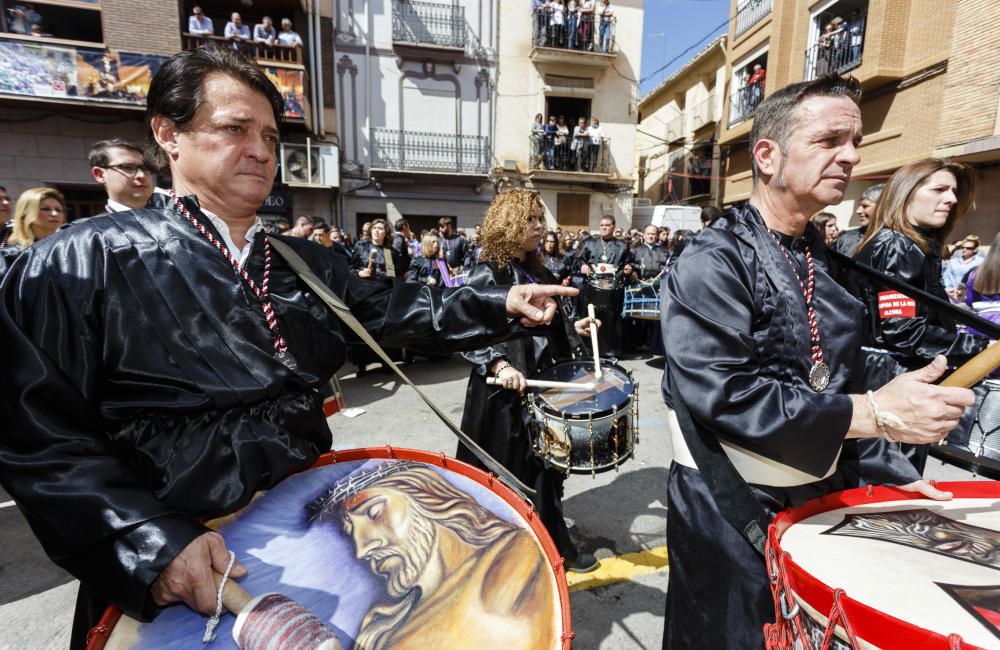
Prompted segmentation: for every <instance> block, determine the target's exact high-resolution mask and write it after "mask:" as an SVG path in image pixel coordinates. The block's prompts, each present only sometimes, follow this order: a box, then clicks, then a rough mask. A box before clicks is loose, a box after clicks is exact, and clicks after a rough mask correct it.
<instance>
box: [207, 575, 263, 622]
mask: <svg viewBox="0 0 1000 650" xmlns="http://www.w3.org/2000/svg"><path fill="white" fill-rule="evenodd" d="M212 576H213V577H214V578H215V588H216V589H218V588H219V585H221V584H222V574H221V573H219V572H218V571H212ZM251 600H253V596H251V595H250V594H248V593H247V591H246V589H244V588H243V587H241V586H239V585H238V584H236V582H234V581H233V580H226V586H225V587H223V588H222V606H223V607H225V608H226V611H227V612H229V613H231V614H236V615H239V613H240V612H242V611H243V608H244V607H246V606H247V603H249V602H250V601H251Z"/></svg>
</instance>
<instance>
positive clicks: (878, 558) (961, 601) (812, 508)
mask: <svg viewBox="0 0 1000 650" xmlns="http://www.w3.org/2000/svg"><path fill="white" fill-rule="evenodd" d="M938 487H940V488H941V489H943V490H948V491H950V492H952V493H953V494H954V499H953V500H951V501H933V500H930V499H925V498H923V497H922V496H921V495H919V494H914V493H912V492H904V491H902V490H899V489H895V488H888V487H871V488H867V489H865V488H861V489H857V490H848V491H845V492H836V493H834V494H830V495H827V496H826V497H823V498H822V499H816V500H813V501H808V502H806V503H805V504H803V505H802V506H800V507H798V508H793V509H791V510H787V511H785V512H783V513H782V514H780V515H778V516H777V517H776V518H775V520H774V522H773V523H772V524H771V526H770V528H769V530H768V544H767V548H766V560H767V567H768V572H769V574H770V576H771V585H772V592H773V595H774V602H775V621H776V623H775V624H769V625H766V626H765V627H764V636H765V640H766V646H767V648H769V649H777V648H780V649H782V650H786V649H787V650H790V649H791V648H796V649H799V650H810V649H813V648H817V649H818V648H834V649H836V650H844V649H846V648H853V649H860V648H865V649H868V648H885V649H889V648H922V649H924V648H926V649H928V650H930V649H936V648H940V649H941V650H946V649H947V650H954V649H958V648H998V647H1000V578H998V575H1000V574H998V569H1000V483H997V482H995V481H972V482H967V483H941V484H939V485H938Z"/></svg>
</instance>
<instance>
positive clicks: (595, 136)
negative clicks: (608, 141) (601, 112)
mask: <svg viewBox="0 0 1000 650" xmlns="http://www.w3.org/2000/svg"><path fill="white" fill-rule="evenodd" d="M587 139H588V143H587V171H589V172H591V173H593V172H595V171H597V168H598V166H600V167H601V168H602V169H601V170H600V171H601V172H604V171H605V170H604V169H603V165H600V158H601V145H602V143H603V142H604V129H603V128H602V127H601V121H600V120H598V119H597V118H596V117H592V118H590V126H588V127H587Z"/></svg>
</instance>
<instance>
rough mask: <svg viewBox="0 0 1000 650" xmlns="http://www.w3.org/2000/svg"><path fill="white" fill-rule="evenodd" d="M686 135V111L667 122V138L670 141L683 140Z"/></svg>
mask: <svg viewBox="0 0 1000 650" xmlns="http://www.w3.org/2000/svg"><path fill="white" fill-rule="evenodd" d="M685 135H687V133H686V129H685V128H684V113H681V114H679V115H677V116H676V117H674V118H672V119H671V120H670V121H669V122H667V140H669V141H670V142H674V141H676V140H683V139H684V136H685Z"/></svg>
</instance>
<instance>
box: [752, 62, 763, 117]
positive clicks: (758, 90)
mask: <svg viewBox="0 0 1000 650" xmlns="http://www.w3.org/2000/svg"><path fill="white" fill-rule="evenodd" d="M766 76H767V70H765V69H764V66H762V65H761V64H759V63H755V64H753V74H752V75H750V80H749V81H748V82H747V84H748V85H749V86H750V91H749V92H750V110H751V111H752V110H754V109H756V108H757V104H759V103H760V100H762V99H764V78H765V77H766Z"/></svg>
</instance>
